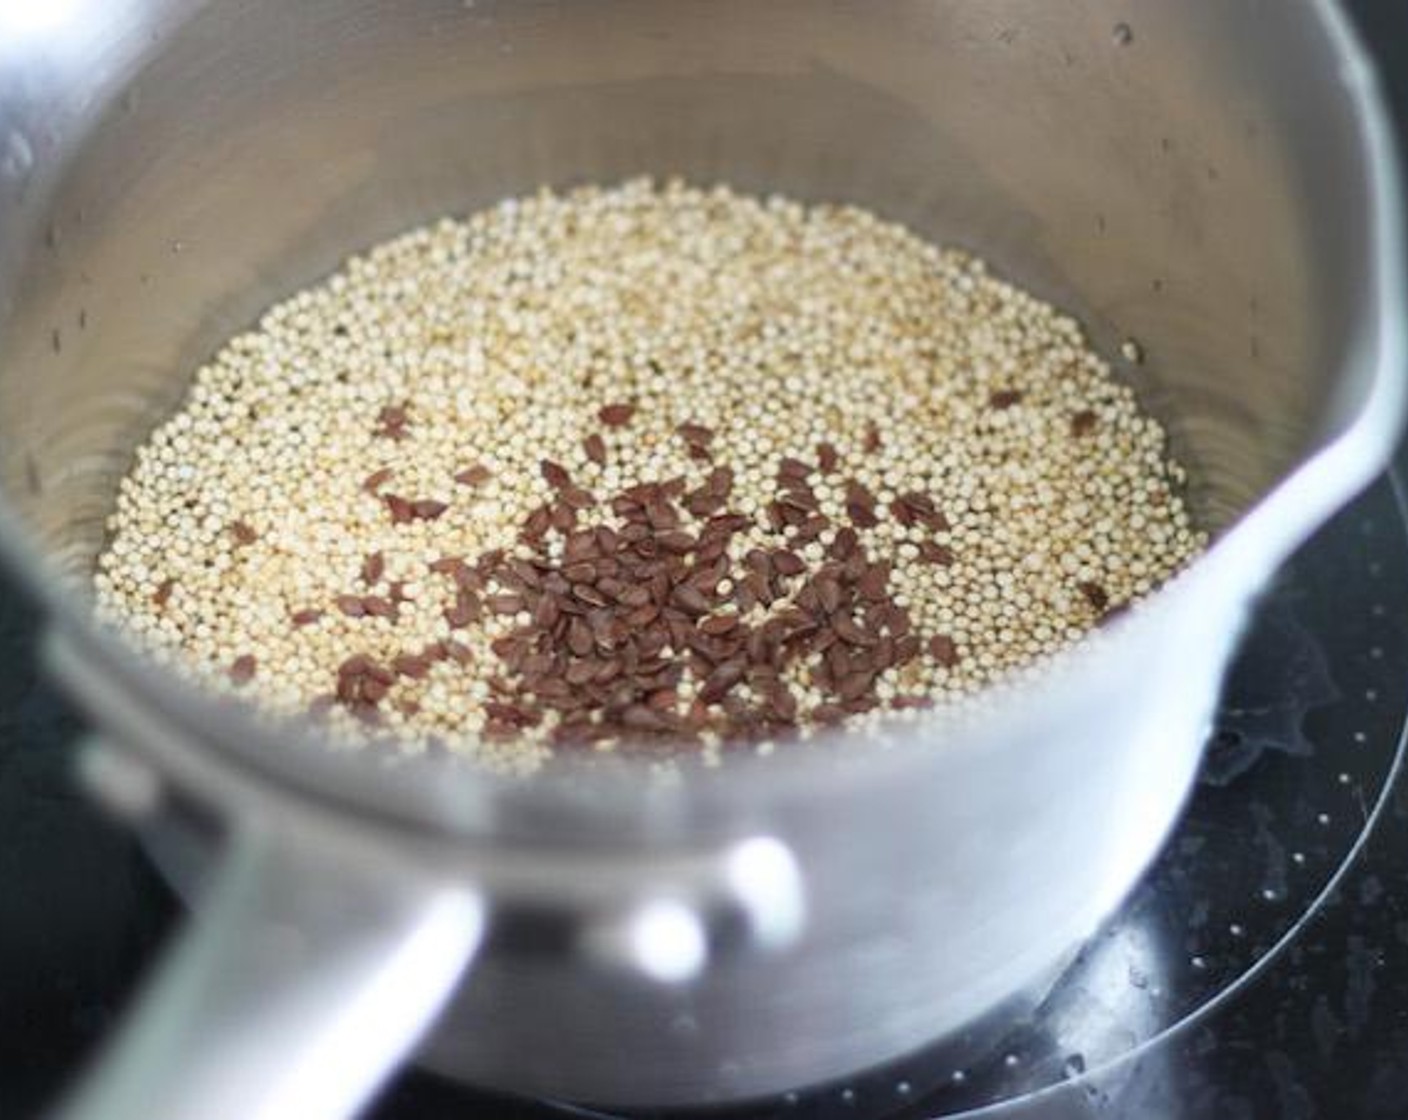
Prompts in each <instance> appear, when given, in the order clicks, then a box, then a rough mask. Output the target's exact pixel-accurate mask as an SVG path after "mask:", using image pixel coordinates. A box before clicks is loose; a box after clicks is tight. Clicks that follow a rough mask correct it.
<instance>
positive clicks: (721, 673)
mask: <svg viewBox="0 0 1408 1120" xmlns="http://www.w3.org/2000/svg"><path fill="white" fill-rule="evenodd" d="M747 671H748V665H747V663H746V662H745V661H744V660H743V659H742V658H735V659H734V660H732V661H725V662H724V663H723V664H722V665H720V666H718V667H717V668H716V669H714V671H713V672H712V673H710V674H709V675H708V676H707V677H706V678H705V679H704V684H703V686H702V687H701V688H700V689H699V699H701V700H702V701H704V703H706V704H717V703H718V702H719V701H720V700H722V699H723V698H724V696H726V695H727V694H728V692H729V690H730V689H731V688H733V686H734V685H736V684H737V683H738V682H739V681H741V680H742V679H743V677H744V674H745V673H747Z"/></svg>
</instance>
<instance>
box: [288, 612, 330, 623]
mask: <svg viewBox="0 0 1408 1120" xmlns="http://www.w3.org/2000/svg"><path fill="white" fill-rule="evenodd" d="M322 617H323V612H322V611H320V610H318V608H317V607H305V608H304V609H303V610H301V611H294V612H293V614H291V615H289V616H288V620H289V621H290V622H291V623H293V625H295V626H311V625H313V623H315V622H317V621H318V619H320V618H322Z"/></svg>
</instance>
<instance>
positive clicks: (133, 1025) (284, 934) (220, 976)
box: [55, 821, 484, 1120]
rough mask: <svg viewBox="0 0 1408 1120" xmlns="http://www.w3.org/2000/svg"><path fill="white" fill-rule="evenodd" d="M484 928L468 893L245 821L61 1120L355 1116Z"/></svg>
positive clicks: (373, 856)
mask: <svg viewBox="0 0 1408 1120" xmlns="http://www.w3.org/2000/svg"><path fill="white" fill-rule="evenodd" d="M483 929H484V905H483V900H482V898H481V896H480V895H479V894H478V893H477V892H476V891H474V890H473V889H472V888H470V887H467V886H465V885H463V884H457V883H454V882H453V881H451V880H449V879H447V878H437V877H433V876H430V875H426V874H424V873H423V872H416V871H415V870H413V869H411V868H408V867H407V866H406V865H405V864H404V863H397V864H395V865H392V863H391V861H390V860H388V859H386V858H384V857H382V856H381V855H380V854H379V853H377V852H376V851H375V850H353V851H348V850H346V849H344V848H342V847H340V846H339V847H336V848H334V846H333V845H330V844H327V843H325V842H324V843H321V844H313V843H310V842H309V838H307V837H302V836H294V835H292V834H290V833H289V832H287V831H284V830H282V829H281V828H280V826H279V824H278V823H277V822H270V821H264V822H251V823H249V824H246V825H244V826H242V827H241V829H240V830H239V831H237V832H235V833H234V834H232V835H231V836H230V838H229V839H228V841H227V844H226V848H225V852H224V856H223V859H222V861H221V864H220V866H219V867H218V868H217V872H216V875H215V876H214V879H213V881H212V882H211V883H210V885H209V886H208V887H207V888H206V892H205V894H204V897H203V899H202V900H201V905H200V907H199V909H198V910H197V912H196V913H195V915H194V916H193V917H192V918H191V919H190V920H189V923H188V925H187V927H186V928H185V929H184V930H182V931H181V933H180V935H179V940H178V942H177V944H176V945H175V947H174V948H173V949H171V950H170V951H169V954H168V955H167V957H166V959H165V960H164V961H163V962H162V963H161V965H160V966H159V970H158V972H157V974H156V975H155V977H153V978H152V979H150V980H149V981H147V983H146V985H145V988H144V990H143V991H142V993H141V994H140V995H139V997H138V1002H137V1004H136V1006H135V1008H134V1009H133V1010H132V1011H131V1012H130V1013H129V1017H128V1021H127V1022H126V1023H125V1025H124V1026H123V1028H122V1029H121V1032H120V1034H119V1035H118V1037H117V1038H116V1039H115V1040H114V1041H113V1042H112V1043H111V1044H109V1046H108V1048H107V1050H106V1051H105V1052H104V1053H103V1054H102V1055H101V1056H100V1057H99V1059H98V1062H97V1065H96V1067H95V1068H94V1069H92V1070H91V1071H89V1073H88V1074H87V1076H86V1077H85V1078H84V1079H83V1081H82V1082H81V1083H80V1085H79V1086H78V1088H77V1089H76V1091H75V1092H74V1093H73V1095H72V1096H71V1097H70V1098H69V1099H68V1100H67V1101H66V1102H64V1103H63V1104H61V1105H60V1107H59V1110H58V1112H57V1114H56V1117H55V1120H333V1118H341V1117H349V1116H352V1115H354V1114H355V1113H356V1112H357V1110H358V1109H359V1107H360V1106H362V1105H363V1104H365V1103H366V1102H367V1101H368V1099H369V1098H370V1097H371V1096H372V1094H373V1093H375V1092H376V1090H377V1088H378V1087H379V1086H380V1085H381V1083H382V1081H383V1080H384V1079H385V1078H386V1077H387V1076H388V1075H389V1074H390V1073H391V1072H392V1071H393V1070H394V1069H395V1068H396V1066H397V1064H398V1063H399V1062H401V1061H402V1060H403V1059H404V1058H405V1057H406V1056H407V1055H408V1054H409V1053H410V1052H411V1051H412V1049H413V1048H414V1047H415V1045H416V1043H417V1041H418V1040H419V1039H420V1037H421V1035H422V1034H423V1032H424V1031H425V1030H426V1028H427V1027H428V1025H429V1024H430V1023H431V1022H433V1020H434V1018H435V1016H436V1014H437V1013H438V1012H439V1011H440V1009H441V1008H442V1006H443V1005H444V1004H445V1002H446V1001H447V1000H448V998H449V996H450V995H451V993H452V992H453V991H454V990H455V987H456V985H457V983H458V982H459V980H460V978H461V976H462V975H463V974H464V972H465V970H466V969H467V968H468V967H469V966H470V964H471V963H472V961H473V958H474V956H475V953H476V951H477V949H478V947H479V943H480V940H481V937H482V934H483Z"/></svg>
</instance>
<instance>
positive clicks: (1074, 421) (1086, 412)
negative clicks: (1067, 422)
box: [1071, 408, 1100, 439]
mask: <svg viewBox="0 0 1408 1120" xmlns="http://www.w3.org/2000/svg"><path fill="white" fill-rule="evenodd" d="M1099 423H1100V417H1099V416H1097V415H1096V414H1095V413H1094V412H1093V411H1092V410H1090V409H1088V408H1086V409H1082V410H1081V411H1080V412H1077V413H1076V414H1075V415H1074V416H1072V417H1071V435H1073V436H1075V437H1076V439H1081V438H1082V437H1084V436H1088V435H1090V433H1091V432H1093V431H1095V429H1096V427H1097V426H1098V425H1099Z"/></svg>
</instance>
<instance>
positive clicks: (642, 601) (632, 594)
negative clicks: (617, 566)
mask: <svg viewBox="0 0 1408 1120" xmlns="http://www.w3.org/2000/svg"><path fill="white" fill-rule="evenodd" d="M617 602H619V603H620V604H621V605H622V606H623V607H643V606H645V605H646V604H647V603H649V602H650V588H648V587H642V586H641V585H640V584H634V585H632V586H631V587H628V588H626V590H624V591H623V592H621V594H620V595H618V596H617Z"/></svg>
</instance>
